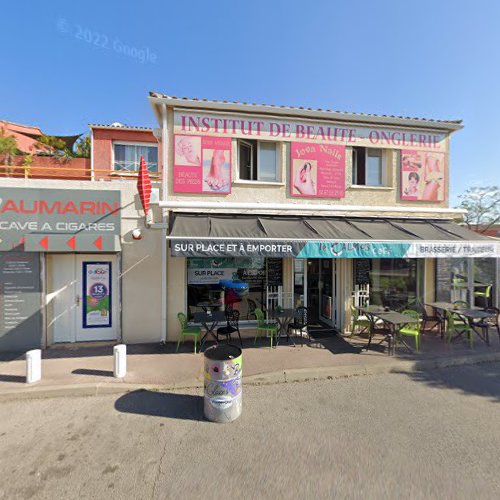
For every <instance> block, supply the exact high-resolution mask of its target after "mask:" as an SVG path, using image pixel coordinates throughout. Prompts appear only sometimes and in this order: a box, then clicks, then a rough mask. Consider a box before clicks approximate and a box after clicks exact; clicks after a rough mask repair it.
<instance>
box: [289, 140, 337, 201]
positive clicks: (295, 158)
mask: <svg viewBox="0 0 500 500" xmlns="http://www.w3.org/2000/svg"><path fill="white" fill-rule="evenodd" d="M291 147H292V149H291V162H290V163H291V171H290V188H291V195H292V196H300V197H316V198H344V197H345V146H334V145H329V144H314V143H307V142H292V146H291Z"/></svg>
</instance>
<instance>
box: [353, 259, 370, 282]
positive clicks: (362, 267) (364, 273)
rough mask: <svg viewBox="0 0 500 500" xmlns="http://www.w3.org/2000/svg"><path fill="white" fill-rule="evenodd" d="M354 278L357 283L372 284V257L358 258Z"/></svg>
mask: <svg viewBox="0 0 500 500" xmlns="http://www.w3.org/2000/svg"><path fill="white" fill-rule="evenodd" d="M355 262H356V264H355V270H354V279H355V280H356V285H368V284H370V259H356V261H355Z"/></svg>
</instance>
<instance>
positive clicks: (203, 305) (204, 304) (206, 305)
mask: <svg viewBox="0 0 500 500" xmlns="http://www.w3.org/2000/svg"><path fill="white" fill-rule="evenodd" d="M221 305H222V304H221V303H220V302H209V301H205V302H198V303H197V304H196V307H201V308H202V309H203V310H204V311H205V312H207V311H208V310H211V309H217V308H218V307H220V306H221Z"/></svg>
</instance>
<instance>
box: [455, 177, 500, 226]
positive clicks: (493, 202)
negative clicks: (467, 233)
mask: <svg viewBox="0 0 500 500" xmlns="http://www.w3.org/2000/svg"><path fill="white" fill-rule="evenodd" d="M458 198H459V199H460V200H461V202H460V206H459V208H464V209H465V210H467V214H465V215H464V221H465V223H466V224H467V227H468V228H469V229H472V230H473V231H476V232H479V233H484V232H486V231H487V230H488V229H489V228H490V227H491V226H493V224H496V223H498V222H500V187H499V186H485V187H471V188H468V189H466V190H465V192H464V193H463V194H461V195H459V196H458Z"/></svg>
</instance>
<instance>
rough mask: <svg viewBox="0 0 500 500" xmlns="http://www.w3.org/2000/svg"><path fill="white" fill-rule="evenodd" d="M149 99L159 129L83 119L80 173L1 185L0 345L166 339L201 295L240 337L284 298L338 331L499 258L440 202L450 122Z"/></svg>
mask: <svg viewBox="0 0 500 500" xmlns="http://www.w3.org/2000/svg"><path fill="white" fill-rule="evenodd" d="M149 99H150V102H151V105H152V107H153V110H154V113H155V115H156V117H157V119H158V124H159V128H158V129H155V130H153V129H148V128H143V127H127V126H124V125H122V124H112V125H91V127H90V128H91V135H92V154H91V160H90V175H89V176H88V177H87V178H88V180H87V181H75V180H52V179H45V180H39V179H36V180H35V179H29V178H26V179H16V178H8V177H2V178H1V179H0V229H1V234H0V240H1V241H0V263H1V266H0V276H1V280H2V281H1V286H0V292H1V293H0V297H1V298H0V310H1V311H2V316H1V317H0V319H1V321H0V350H2V351H9V350H12V351H19V350H25V349H29V348H34V347H47V346H50V345H52V344H56V343H65V342H81V341H120V342H125V343H149V342H151V343H156V342H174V341H177V339H178V335H179V323H178V320H177V314H178V313H179V312H184V313H187V314H188V316H189V317H191V316H192V314H193V313H194V312H196V311H201V310H203V308H206V307H207V305H210V306H215V307H217V308H224V307H227V306H228V305H231V307H233V308H235V309H238V310H239V311H240V317H241V319H242V321H241V326H242V327H243V328H242V334H243V335H253V331H254V330H253V329H254V327H255V308H257V307H259V308H262V309H264V310H267V311H269V310H271V309H273V308H275V307H277V306H278V305H280V306H282V307H295V306H297V305H306V306H307V307H308V309H309V312H310V316H311V320H312V321H314V322H317V323H318V324H323V325H326V326H328V327H331V328H332V329H336V330H338V331H345V330H348V329H349V324H350V313H349V311H350V307H351V305H352V304H354V303H357V302H359V301H363V300H367V299H368V300H370V301H371V302H372V303H380V304H383V305H388V306H390V307H391V308H400V307H403V306H405V305H408V304H411V303H413V302H414V301H416V300H419V301H421V302H424V303H425V302H432V301H433V300H434V299H436V298H440V299H443V298H445V295H446V294H451V293H457V294H462V295H463V294H464V292H463V290H462V289H461V290H460V291H458V288H459V287H457V291H453V286H454V284H455V283H458V281H456V278H459V276H458V275H459V271H458V270H457V269H458V268H457V269H455V267H456V266H453V265H454V264H457V265H458V263H459V262H460V261H461V260H462V261H464V262H473V260H472V259H476V260H475V261H474V262H478V259H483V260H484V262H489V261H490V260H491V259H492V258H494V257H498V256H499V255H500V250H499V245H498V243H497V242H496V241H495V240H492V239H490V238H486V237H483V236H481V235H477V234H474V233H471V232H469V231H467V230H465V229H464V228H463V227H461V226H459V225H457V224H456V223H455V222H453V219H456V218H459V217H460V216H461V212H460V211H459V210H456V209H450V208H449V206H448V190H449V181H448V179H449V168H450V165H449V149H450V136H451V134H452V133H453V132H454V131H456V130H459V129H460V128H461V123H460V122H454V121H431V120H423V119H410V118H397V117H382V116H374V115H357V114H349V113H337V112H331V111H322V110H305V109H302V108H285V107H275V106H257V105H248V104H243V103H225V102H216V101H204V100H196V99H178V98H174V97H169V96H165V95H163V94H151V95H150V98H149ZM141 156H143V157H144V158H145V160H146V163H147V167H148V171H149V175H150V177H151V179H152V181H153V193H152V194H153V196H152V204H151V208H150V210H149V213H148V214H147V216H146V215H145V213H144V210H143V206H142V203H141V200H140V197H139V194H138V190H137V185H136V181H137V170H138V167H139V160H140V157H141ZM163 165H165V168H162V166H163ZM134 230H135V231H136V235H137V230H139V233H140V235H139V239H134V237H133V235H132V233H133V231H134ZM448 261H449V262H451V263H452V264H453V265H452V266H451V267H450V266H448V267H446V266H445V265H444V263H445V262H448ZM485 265H486V264H485ZM459 279H460V278H459ZM488 279H489V278H488V277H487V276H486V277H483V278H482V280H483V281H484V280H488ZM462 288H463V287H462ZM474 292H475V284H474V280H472V281H471V282H470V283H468V292H467V291H466V292H465V295H466V296H467V293H468V294H469V298H470V299H472V300H474V299H473V298H472V297H473V296H474ZM496 293H498V291H496ZM493 297H496V294H495V292H493ZM492 300H495V299H492Z"/></svg>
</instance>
